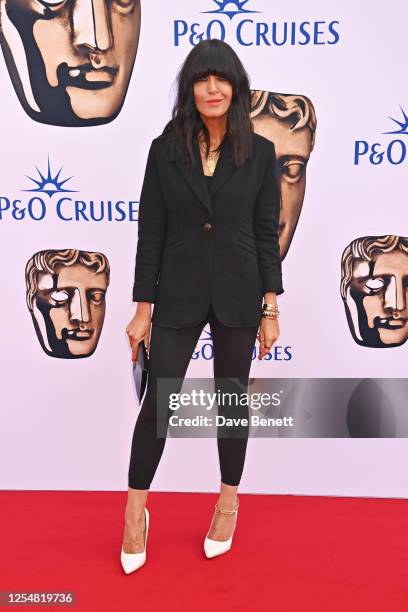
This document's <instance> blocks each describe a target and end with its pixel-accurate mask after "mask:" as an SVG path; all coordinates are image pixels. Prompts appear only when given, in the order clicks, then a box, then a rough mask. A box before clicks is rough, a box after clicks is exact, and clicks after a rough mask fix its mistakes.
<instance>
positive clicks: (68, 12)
mask: <svg viewBox="0 0 408 612" xmlns="http://www.w3.org/2000/svg"><path fill="white" fill-rule="evenodd" d="M140 18H141V11H140V0H0V43H1V47H2V50H3V55H4V58H5V61H6V64H7V68H8V71H9V74H10V77H11V80H12V82H13V85H14V89H15V91H16V94H17V96H18V99H19V100H20V103H21V105H22V106H23V108H24V110H25V111H26V113H27V114H28V115H29V116H30V117H31V118H32V119H34V120H35V121H39V122H40V123H46V124H50V125H60V126H86V125H99V124H103V123H108V122H109V121H112V120H113V119H114V118H115V117H116V116H117V115H118V114H119V112H120V110H121V108H122V105H123V102H124V100H125V96H126V91H127V88H128V85H129V81H130V77H131V74H132V70H133V65H134V61H135V58H136V53H137V48H138V43H139V32H140Z"/></svg>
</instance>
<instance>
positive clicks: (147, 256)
mask: <svg viewBox="0 0 408 612" xmlns="http://www.w3.org/2000/svg"><path fill="white" fill-rule="evenodd" d="M155 141H156V139H154V140H153V141H152V143H151V145H150V149H149V153H148V157H147V163H146V170H145V175H144V179H143V185H142V191H141V194H140V201H139V217H138V241H137V251H136V263H135V273H134V283H133V293H132V297H133V301H134V302H151V303H154V302H155V300H156V288H157V281H158V277H159V272H160V264H161V255H162V247H163V242H164V237H165V233H166V224H167V213H166V205H165V202H164V198H163V194H162V191H161V188H160V182H159V173H158V168H157V158H156V155H155V146H156V142H155Z"/></svg>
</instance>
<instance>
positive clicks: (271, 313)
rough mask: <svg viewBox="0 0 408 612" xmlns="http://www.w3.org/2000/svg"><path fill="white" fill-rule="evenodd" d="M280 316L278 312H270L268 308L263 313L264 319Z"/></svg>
mask: <svg viewBox="0 0 408 612" xmlns="http://www.w3.org/2000/svg"><path fill="white" fill-rule="evenodd" d="M278 316H279V315H278V313H276V312H268V311H267V310H263V311H262V313H261V317H263V318H264V319H277V318H278Z"/></svg>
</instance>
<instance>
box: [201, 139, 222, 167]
mask: <svg viewBox="0 0 408 612" xmlns="http://www.w3.org/2000/svg"><path fill="white" fill-rule="evenodd" d="M200 149H201V151H202V152H203V153H204V155H205V146H204V147H202V146H201V145H200ZM219 155H220V153H219V151H216V152H214V151H209V154H208V157H206V158H205V163H206V166H207V168H208V169H209V171H210V173H211V174H214V172H215V166H216V165H217V161H218V157H219Z"/></svg>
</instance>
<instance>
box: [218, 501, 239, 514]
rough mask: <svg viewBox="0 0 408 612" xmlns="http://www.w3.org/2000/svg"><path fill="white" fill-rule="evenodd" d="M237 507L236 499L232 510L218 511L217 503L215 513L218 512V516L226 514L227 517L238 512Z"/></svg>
mask: <svg viewBox="0 0 408 612" xmlns="http://www.w3.org/2000/svg"><path fill="white" fill-rule="evenodd" d="M238 507H239V499H238V497H237V505H236V506H235V508H234V509H233V510H220V509H219V507H218V503H217V504H215V511H216V512H218V513H219V514H226V515H228V516H231V515H232V514H235V513H236V511H237V510H238Z"/></svg>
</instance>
